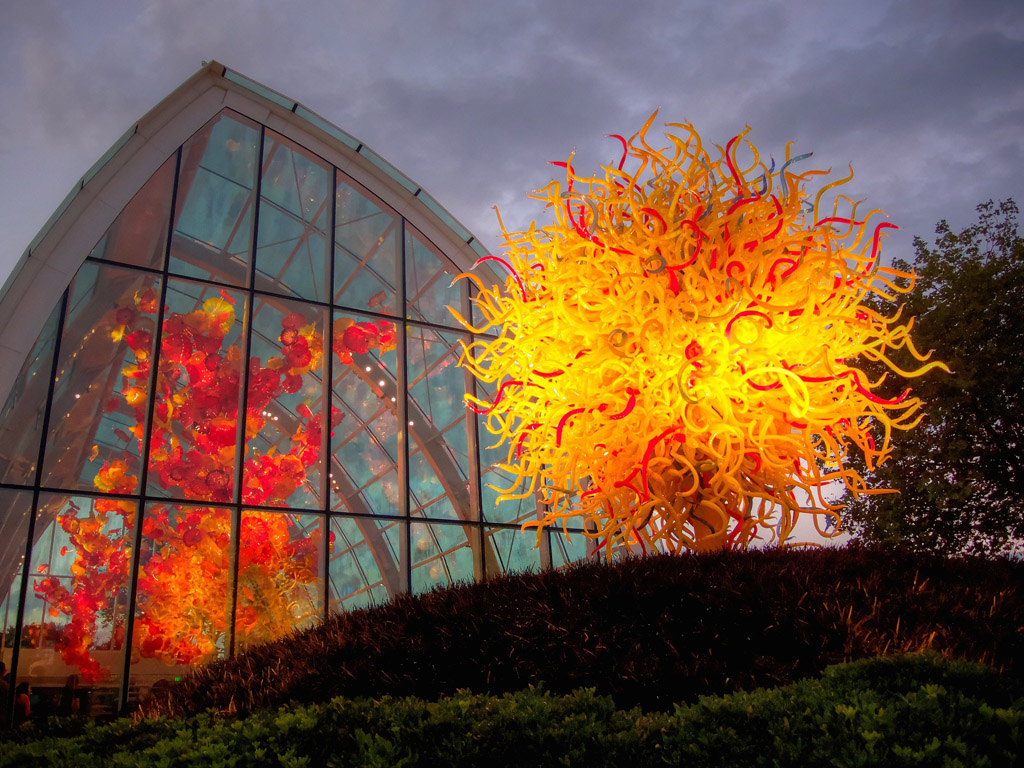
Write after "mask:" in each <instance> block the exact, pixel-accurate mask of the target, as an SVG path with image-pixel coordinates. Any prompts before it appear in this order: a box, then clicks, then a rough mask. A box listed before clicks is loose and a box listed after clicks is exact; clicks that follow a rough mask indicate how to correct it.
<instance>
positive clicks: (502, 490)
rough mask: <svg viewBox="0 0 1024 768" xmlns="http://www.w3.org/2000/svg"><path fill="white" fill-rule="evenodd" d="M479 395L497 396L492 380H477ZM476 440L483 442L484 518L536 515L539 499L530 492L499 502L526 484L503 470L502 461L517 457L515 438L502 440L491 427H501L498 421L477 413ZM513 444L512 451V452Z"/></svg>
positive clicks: (495, 519)
mask: <svg viewBox="0 0 1024 768" xmlns="http://www.w3.org/2000/svg"><path fill="white" fill-rule="evenodd" d="M475 386H476V392H477V397H479V398H480V399H481V400H484V401H486V402H492V401H493V400H494V394H495V391H496V388H495V386H494V385H493V384H488V383H485V382H481V381H477V382H475ZM475 420H476V424H477V444H478V445H479V446H480V497H481V504H480V513H481V515H482V516H483V519H484V520H487V521H488V522H492V523H519V522H524V521H526V520H536V519H537V500H536V497H535V496H534V495H533V494H531V495H529V496H527V497H526V498H523V499H506V500H504V501H501V502H499V501H498V498H499V497H500V496H502V495H504V494H511V495H518V494H520V493H522V492H523V490H524V489H523V488H521V487H520V486H519V485H517V482H516V477H515V475H513V474H511V473H510V472H508V471H506V470H502V469H501V468H500V465H502V464H506V463H508V462H509V461H513V462H514V460H515V447H516V442H515V441H513V443H512V444H511V445H510V444H509V443H507V442H506V443H503V444H500V445H499V443H500V441H501V437H500V436H499V435H494V434H492V433H491V432H490V430H489V429H488V425H489V424H490V428H491V429H498V428H499V426H498V425H497V423H493V422H489V419H488V416H486V415H478V416H476V419H475ZM510 448H511V453H510Z"/></svg>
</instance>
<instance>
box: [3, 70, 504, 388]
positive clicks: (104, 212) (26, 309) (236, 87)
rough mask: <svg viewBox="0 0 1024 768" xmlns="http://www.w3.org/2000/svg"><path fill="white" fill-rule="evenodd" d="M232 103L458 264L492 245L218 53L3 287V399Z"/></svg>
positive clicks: (119, 150) (123, 149) (43, 236)
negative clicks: (190, 148) (122, 222)
mask: <svg viewBox="0 0 1024 768" xmlns="http://www.w3.org/2000/svg"><path fill="white" fill-rule="evenodd" d="M225 107H228V108H231V109H234V110H235V111H238V112H241V113H242V114H247V115H248V116H249V117H252V118H254V119H256V120H257V121H259V122H261V123H263V124H265V125H267V126H268V127H270V128H272V129H273V130H276V131H278V132H279V133H282V134H283V135H285V136H287V137H288V138H291V139H293V140H295V141H296V142H297V143H299V144H300V145H303V146H305V147H307V148H308V149H309V150H310V151H313V152H317V153H318V154H321V155H322V156H323V157H324V159H325V160H327V161H328V162H331V163H332V164H334V165H336V166H338V167H339V168H340V169H341V170H342V171H344V172H345V173H347V174H348V175H349V176H352V177H353V178H355V179H356V181H358V182H360V183H362V184H363V185H364V186H366V187H368V188H369V189H370V190H371V191H372V192H373V193H374V194H376V195H377V196H378V197H380V198H381V199H382V200H383V201H384V202H385V203H387V204H388V205H390V206H391V207H392V208H394V209H395V210H396V211H397V212H398V213H400V214H401V215H402V216H404V217H405V218H406V219H407V220H409V222H410V223H411V224H412V225H413V226H415V227H416V228H417V229H419V230H420V231H421V232H422V233H423V234H424V236H425V237H427V238H428V239H429V240H431V241H433V242H434V243H435V245H437V246H438V247H440V248H441V250H442V251H443V252H444V253H445V254H447V255H448V256H449V257H450V258H452V259H453V260H454V261H455V263H456V265H457V266H459V267H460V268H462V269H469V268H470V267H471V266H472V264H473V263H474V261H475V260H476V259H477V258H478V257H479V256H481V255H483V254H484V253H486V251H485V250H484V249H483V248H482V246H481V245H480V243H479V241H477V240H476V238H475V237H474V236H473V235H472V234H471V233H470V232H469V231H468V230H466V228H465V227H463V226H462V225H461V224H459V223H458V221H457V220H456V219H455V218H454V217H452V216H451V214H449V213H448V212H447V211H446V210H445V209H444V208H442V207H441V206H440V204H438V203H437V201H436V200H434V199H433V198H432V197H430V196H429V195H427V194H426V193H425V192H424V191H423V189H422V187H419V185H417V184H416V183H415V182H413V181H412V180H410V179H409V178H408V177H407V176H405V175H404V174H402V173H401V172H400V171H398V170H397V169H396V168H394V166H392V165H391V164H390V163H388V162H387V161H386V160H384V159H383V158H382V157H380V155H378V154H377V153H375V152H373V151H372V150H370V149H369V148H367V147H365V145H364V144H362V142H360V141H358V140H357V139H354V138H353V137H351V136H349V134H347V133H345V132H344V131H342V130H341V129H340V128H337V127H336V126H334V125H333V124H331V123H329V122H328V121H326V120H324V119H323V118H322V117H320V116H319V115H317V114H316V113H314V112H312V111H310V110H308V109H306V108H305V107H303V106H302V105H301V104H299V103H298V102H294V101H291V100H290V99H288V98H287V97H285V96H282V95H281V94H279V93H277V92H276V91H273V90H271V89H269V88H267V87H265V86H263V85H261V84H260V83H257V82H255V81H253V80H250V79H249V78H247V77H245V76H244V75H241V74H240V73H237V72H235V71H234V70H231V69H229V68H228V67H226V66H224V65H223V64H220V63H219V62H216V61H211V62H210V63H209V64H206V65H205V66H204V67H203V68H202V69H201V70H199V71H198V72H196V73H195V74H193V75H192V76H191V77H189V78H188V79H187V80H186V81H185V82H184V83H182V84H181V85H180V86H178V87H177V88H176V89H175V90H173V91H172V92H171V93H170V94H168V95H167V96H166V97H165V98H164V99H162V100H161V101H160V102H159V103H158V104H157V105H156V106H154V107H153V108H152V109H151V110H149V112H147V113H146V114H145V115H144V116H143V117H142V118H141V119H139V120H138V121H137V122H136V123H134V124H133V125H132V126H131V127H130V128H129V129H128V131H126V132H125V133H124V134H123V135H122V136H121V137H120V138H119V139H118V140H117V141H116V142H115V143H114V145H113V146H112V147H111V148H110V149H109V150H107V152H105V153H104V155H103V156H102V157H101V158H100V159H99V160H98V161H97V163H96V164H94V165H93V167H92V168H90V169H89V171H88V172H87V173H86V174H85V175H84V176H83V177H82V178H81V179H80V180H79V181H78V182H77V183H76V184H75V186H74V187H73V188H72V190H71V192H70V193H69V194H68V196H67V197H66V198H65V200H64V201H63V202H62V203H61V205H60V206H59V207H58V208H57V210H56V211H55V212H54V214H53V215H52V216H51V217H50V219H49V220H48V221H47V222H46V224H45V225H44V226H43V228H42V230H41V231H40V232H39V234H38V235H36V237H35V238H34V239H33V241H32V244H31V245H30V247H29V249H28V250H26V251H25V252H24V254H23V255H22V257H21V258H20V259H19V261H18V263H17V264H16V265H15V267H14V269H13V271H12V272H11V274H10V276H9V277H8V278H7V280H6V282H5V283H4V286H3V288H2V289H0V403H3V402H4V401H5V400H6V397H7V394H8V392H9V391H10V388H11V386H12V385H13V383H14V380H15V379H16V377H17V375H18V372H19V371H20V369H21V366H22V364H23V362H24V360H25V357H26V355H27V354H28V352H29V350H30V349H31V347H32V345H33V344H34V343H35V340H36V338H37V337H38V335H39V332H40V331H41V330H42V327H43V325H44V324H45V322H46V319H47V317H49V315H50V312H51V311H52V309H53V307H54V306H56V303H57V301H58V300H59V298H60V295H61V293H62V292H63V291H64V289H65V288H66V287H67V285H68V283H69V282H70V281H71V279H72V278H73V277H74V275H75V274H76V273H77V271H78V269H79V267H80V266H81V265H82V264H83V263H84V260H85V257H86V256H87V255H88V253H89V251H90V250H91V249H92V247H93V246H94V245H95V244H96V242H97V241H98V240H99V238H100V237H102V235H103V233H104V232H105V231H106V230H107V228H108V227H109V226H110V224H111V223H112V222H113V221H114V219H115V218H116V217H117V215H118V214H119V213H120V212H121V210H122V209H123V208H124V206H125V205H127V204H128V202H129V201H130V200H131V198H132V197H133V196H134V194H135V193H136V192H137V191H138V190H139V189H140V188H141V187H142V185H143V184H144V183H145V182H146V181H147V180H148V179H149V178H150V177H151V176H152V174H153V173H155V172H156V170H157V169H158V168H159V167H160V164H161V163H163V162H164V161H165V160H166V159H167V158H168V157H169V156H170V154H171V153H172V152H174V151H175V150H176V149H177V148H178V147H179V146H180V145H181V144H183V143H184V142H185V141H186V140H187V139H188V138H189V137H190V136H191V135H192V134H193V133H195V131H197V130H199V128H201V127H202V126H203V125H204V124H205V123H206V122H207V121H208V120H209V119H211V118H212V117H213V116H214V115H216V114H217V113H218V112H220V111H221V109H223V108H225ZM353 143H354V145H355V146H353ZM452 224H454V226H453V225H452ZM479 271H480V272H484V273H485V274H483V275H481V277H484V278H485V279H490V278H492V277H494V274H493V272H492V271H491V270H489V269H486V265H481V269H480V270H479ZM494 281H495V282H502V281H501V280H499V279H498V278H496V277H495V278H494Z"/></svg>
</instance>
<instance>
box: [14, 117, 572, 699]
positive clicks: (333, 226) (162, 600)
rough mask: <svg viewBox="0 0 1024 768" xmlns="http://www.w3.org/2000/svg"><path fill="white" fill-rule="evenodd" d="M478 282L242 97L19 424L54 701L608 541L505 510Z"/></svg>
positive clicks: (23, 389) (20, 591) (92, 267)
mask: <svg viewBox="0 0 1024 768" xmlns="http://www.w3.org/2000/svg"><path fill="white" fill-rule="evenodd" d="M89 245H91V244H87V246H86V247H88V246H89ZM83 250H84V249H83ZM459 271H460V270H459V269H458V268H457V267H456V266H455V265H454V263H453V262H452V260H451V259H450V258H449V257H448V256H447V255H446V254H445V252H444V250H443V248H442V247H439V246H438V244H436V243H434V242H431V240H430V239H429V238H427V237H426V236H424V234H423V233H421V232H419V231H417V230H416V228H415V227H414V226H413V225H412V224H411V223H410V222H409V221H407V220H406V219H405V218H404V217H402V216H401V215H399V214H398V213H396V212H395V211H394V210H392V209H391V208H390V207H389V206H388V205H387V204H386V203H385V202H384V201H383V200H381V199H380V198H378V197H377V196H375V195H374V193H373V192H372V191H371V190H369V189H366V188H364V187H363V186H361V185H360V184H359V183H357V182H356V181H354V180H353V179H351V178H349V177H348V176H346V175H345V174H344V173H342V172H341V171H340V170H339V169H338V168H336V167H334V166H333V165H332V164H330V163H329V162H327V161H326V160H324V159H323V158H321V157H318V156H317V155H315V154H313V153H311V152H310V151H308V150H306V149H305V148H303V147H302V146H300V145H298V144H296V143H294V142H293V141H291V140H290V139H288V138H287V137H285V136H283V135H280V134H278V133H275V132H274V131H272V130H270V129H268V128H266V127H265V126H262V125H259V124H257V123H255V122H253V121H251V120H250V119H248V118H246V117H243V116H241V115H239V114H236V113H234V112H232V111H230V110H225V111H223V112H221V113H220V114H219V115H217V116H216V117H215V118H214V119H213V120H211V121H210V122H209V123H207V124H206V125H205V126H204V127H203V128H202V129H201V130H199V131H198V132H197V133H196V134H195V135H193V136H192V137H191V138H189V139H188V140H187V141H186V142H185V143H184V144H183V145H182V146H181V147H180V148H179V149H178V150H177V151H176V152H175V153H174V154H173V155H172V156H171V157H170V158H168V160H167V161H166V162H165V163H164V164H163V165H162V166H161V167H160V168H159V170H158V171H157V172H156V173H155V174H154V175H153V176H152V177H151V178H150V179H149V181H148V182H146V184H144V185H143V186H142V188H141V189H140V190H139V191H138V193H137V194H136V195H135V197H134V198H133V199H132V200H131V202H130V203H129V204H128V205H127V206H126V207H125V208H124V209H123V211H122V212H121V214H120V215H119V216H118V217H117V219H116V220H115V221H114V223H113V224H112V225H111V226H110V227H109V229H108V230H107V232H106V233H105V234H104V235H103V237H102V238H101V239H100V240H99V242H98V243H96V244H95V245H94V247H92V250H91V251H89V253H88V257H87V258H86V260H85V262H84V265H83V266H82V267H81V269H80V270H79V272H78V274H77V275H76V277H75V278H74V280H73V281H72V282H71V284H70V286H69V287H68V288H67V290H66V291H65V293H64V295H63V297H62V298H61V300H60V302H59V303H58V305H57V306H56V307H55V308H54V310H53V313H52V315H51V316H50V319H49V321H48V322H47V323H46V325H45V327H44V328H43V331H42V333H41V334H40V336H39V338H38V340H37V341H36V342H35V345H34V346H33V348H32V350H31V352H30V354H29V356H28V358H27V359H26V361H25V363H24V366H23V368H22V369H21V371H20V373H19V375H18V378H17V381H16V383H15V385H14V387H13V389H12V390H11V394H10V396H9V397H8V400H7V402H6V404H5V405H4V407H3V410H2V412H0V436H2V438H3V439H2V440H0V497H2V501H3V504H2V506H0V531H2V533H3V536H0V580H2V581H0V596H2V601H0V621H2V622H3V633H2V634H0V654H2V655H0V658H2V659H3V661H4V662H6V664H7V665H8V668H11V667H13V676H12V683H13V684H17V683H20V682H22V681H26V682H29V683H30V684H31V685H32V686H33V688H34V689H35V691H36V694H37V698H38V701H39V707H38V708H39V710H40V714H41V715H45V714H47V713H49V712H52V713H54V714H56V713H57V712H56V710H52V709H51V708H49V705H48V702H53V706H54V707H55V706H56V702H58V701H59V700H60V692H61V689H62V688H63V686H64V685H65V684H67V683H71V682H77V685H78V686H79V688H81V689H82V690H84V691H87V692H88V696H85V697H82V699H81V700H82V701H85V702H87V710H88V711H87V712H86V713H85V714H89V715H92V716H102V715H105V714H110V713H113V712H115V711H117V710H118V709H123V708H124V707H125V706H127V705H128V704H129V703H130V702H131V701H133V700H135V699H136V698H138V697H139V696H141V695H144V694H145V693H146V692H147V691H148V690H149V689H151V688H152V687H153V686H154V685H157V684H159V682H160V681H161V680H167V679H173V678H176V677H180V676H181V675H182V674H184V673H185V672H186V671H187V670H188V668H189V667H190V666H192V665H196V664H202V663H205V662H208V661H211V660H214V659H217V658H223V657H226V656H229V655H231V654H233V653H237V652H238V651H240V650H242V649H244V648H246V647H247V646H250V645H253V644H256V643H261V642H265V641H267V640H270V639H273V638H275V637H279V636H281V635H283V634H285V633H288V632H290V631H293V630H296V629H299V628H302V627H306V626H309V625H310V624H312V623H314V622H315V621H317V620H318V619H320V618H322V617H323V616H324V615H325V614H326V612H328V611H336V610H351V609H356V608H360V607H365V606H369V605H374V604H379V603H381V602H382V601H385V600H387V599H388V598H389V597H390V596H392V595H395V594H398V593H402V592H422V591H425V590H429V589H432V588H435V587H438V586H444V585H448V584H452V583H456V582H460V581H471V580H474V579H481V578H485V577H487V576H489V575H495V574H500V573H505V572H509V571H515V570H524V569H539V568H544V567H552V566H555V567H557V566H559V565H562V564H565V563H568V562H572V561H574V560H578V559H580V558H583V557H586V556H587V549H588V547H587V546H586V540H584V539H582V538H581V539H579V540H578V542H574V543H572V544H566V543H565V542H564V541H563V540H562V537H561V533H560V532H551V531H543V532H542V534H541V536H540V537H539V538H538V537H537V535H536V532H535V531H531V532H528V533H525V534H523V533H521V532H520V525H521V524H522V523H523V522H525V521H529V520H531V519H536V518H537V509H536V502H535V501H534V499H532V498H529V499H523V500H514V501H506V502H504V503H501V504H496V498H497V495H498V491H496V490H494V487H506V486H508V485H509V483H510V478H509V477H508V476H507V475H506V474H504V473H503V472H501V471H500V470H499V469H497V468H496V467H495V466H494V465H496V464H498V463H500V462H502V461H503V460H504V459H505V458H506V454H507V448H494V447H493V443H494V441H495V440H494V437H493V436H492V435H490V434H489V433H488V432H487V430H486V429H485V428H484V425H483V424H482V420H480V419H478V418H477V417H476V416H475V415H474V414H473V413H471V412H469V411H467V409H466V408H465V407H464V405H463V397H464V395H465V394H466V393H473V394H477V395H480V396H486V395H487V394H488V392H487V391H486V389H485V388H483V387H480V385H478V384H476V383H475V382H474V381H473V380H472V378H471V377H470V376H469V374H468V373H467V372H466V371H464V370H463V369H462V368H460V367H459V365H458V362H459V356H460V354H461V349H462V345H463V344H468V343H471V342H472V341H473V339H472V337H471V336H470V335H468V334H467V333H466V332H465V331H464V330H463V329H462V328H460V327H459V326H458V324H457V323H456V322H455V321H454V319H453V318H452V317H451V315H450V314H449V312H448V310H447V308H446V307H447V306H452V307H455V308H457V309H459V310H460V311H461V312H462V314H463V315H464V316H469V298H470V297H469V294H468V291H469V282H468V281H459V282H457V283H455V284H453V277H454V276H455V275H456V274H457V273H458V272H459ZM492 486H494V487H492ZM12 687H13V685H12Z"/></svg>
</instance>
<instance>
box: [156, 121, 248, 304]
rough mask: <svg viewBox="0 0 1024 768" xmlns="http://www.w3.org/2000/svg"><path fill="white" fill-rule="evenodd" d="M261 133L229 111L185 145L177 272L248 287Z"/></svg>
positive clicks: (174, 252) (174, 243) (174, 245)
mask: <svg viewBox="0 0 1024 768" xmlns="http://www.w3.org/2000/svg"><path fill="white" fill-rule="evenodd" d="M259 140H260V129H259V126H258V125H256V123H254V122H252V121H251V120H248V119H247V118H244V117H242V116H241V115H239V114H236V113H234V112H231V111H228V110H225V111H224V112H222V113H221V114H220V115H218V116H217V117H215V118H213V120H211V121H210V122H209V123H207V124H206V125H205V126H203V127H202V128H201V129H200V130H199V131H198V132H197V133H196V134H195V135H194V136H192V138H190V139H189V140H188V141H187V142H185V144H184V145H183V147H182V154H181V170H180V172H179V174H178V196H177V203H176V205H175V222H174V233H173V235H172V237H171V257H170V262H169V269H170V271H171V272H173V273H175V274H179V275H185V276H189V277H201V278H204V279H208V280H216V281H218V282H224V283H229V284H232V285H246V284H247V283H248V279H249V250H250V246H251V244H252V216H253V204H254V195H255V188H256V170H257V169H256V166H257V164H258V163H259Z"/></svg>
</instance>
